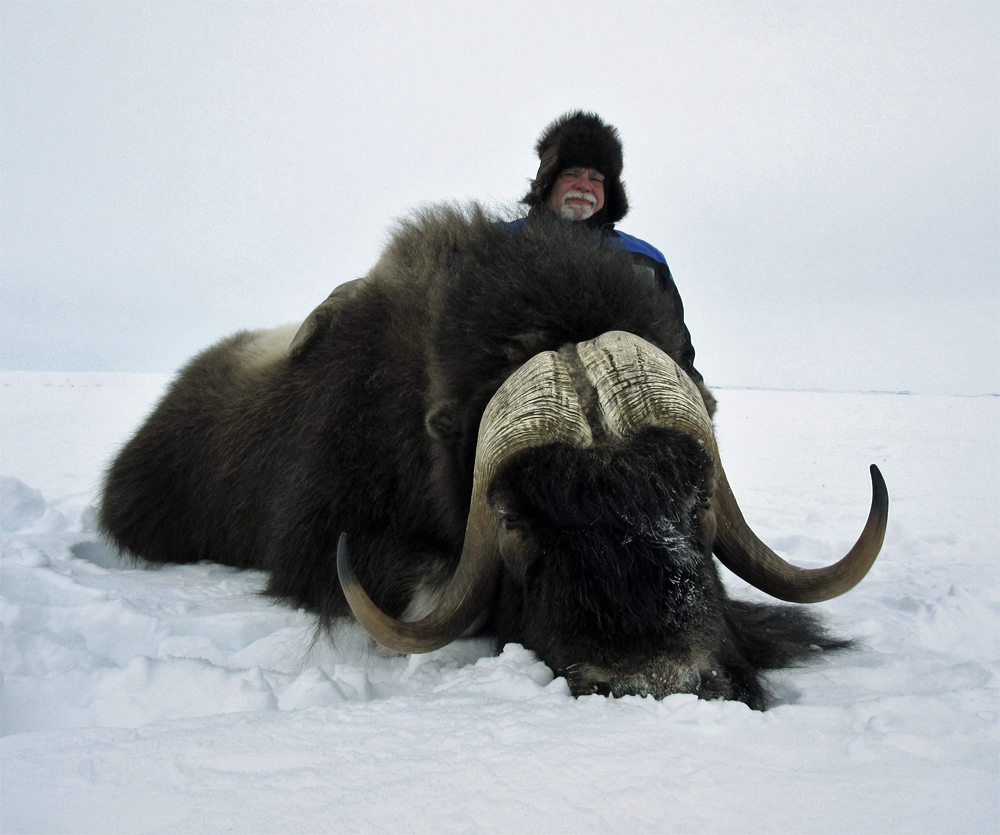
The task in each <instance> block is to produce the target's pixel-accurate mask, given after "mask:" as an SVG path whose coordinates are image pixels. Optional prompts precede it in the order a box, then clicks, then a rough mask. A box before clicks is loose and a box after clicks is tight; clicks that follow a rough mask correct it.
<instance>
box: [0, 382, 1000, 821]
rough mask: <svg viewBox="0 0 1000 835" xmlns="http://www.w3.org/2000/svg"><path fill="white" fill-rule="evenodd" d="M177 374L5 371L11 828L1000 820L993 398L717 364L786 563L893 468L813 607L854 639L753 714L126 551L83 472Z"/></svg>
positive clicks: (723, 430)
mask: <svg viewBox="0 0 1000 835" xmlns="http://www.w3.org/2000/svg"><path fill="white" fill-rule="evenodd" d="M168 382H169V377H168V376H166V375H132V374H87V373H76V374H55V373H34V372H32V373H27V372H3V373H2V377H0V397H2V425H0V430H2V431H0V440H2V462H0V475H2V476H3V478H2V479H0V528H2V530H0V545H2V555H0V571H2V573H0V620H2V625H3V644H2V691H0V696H2V716H0V719H2V734H3V738H2V740H0V751H2V760H0V764H2V778H3V780H2V797H0V800H2V806H0V829H2V830H3V832H4V833H16V832H17V833H22V832H23V833H54V832H67V833H68V832H87V833H100V832H107V833H125V832H129V833H181V832H183V833H189V832H190V833H196V832H206V833H216V832H316V833H320V832H340V831H343V832H383V833H384V832H442V833H450V832H461V833H471V832H503V833H508V832H612V831H613V832H684V833H693V832H708V833H712V832H719V833H722V832H724V833H739V832H777V833H780V832H795V833H852V832H856V833H866V834H867V833H921V832H926V833H939V832H940V833H943V832H951V833H995V832H997V831H998V830H1000V741H998V737H1000V734H998V709H1000V687H998V684H1000V682H998V672H1000V671H998V661H1000V590H998V574H1000V560H998V554H1000V550H998V541H1000V529H998V527H1000V520H998V507H1000V486H998V460H1000V450H998V430H1000V398H997V397H975V398H973V397H969V398H964V397H932V396H921V395H904V394H887V393H865V394H862V393H859V394H844V393H828V392H788V391H758V390H740V389H726V390H721V391H717V396H718V399H719V403H720V408H719V412H718V415H717V420H716V423H717V427H718V434H719V440H720V446H721V449H722V454H723V459H724V461H725V462H726V468H727V472H728V474H729V478H730V481H731V483H732V484H733V488H734V490H735V492H736V495H737V496H738V498H739V499H740V502H741V505H742V506H743V510H744V513H745V515H746V516H747V518H748V520H749V521H750V523H751V525H752V526H753V527H754V529H755V530H756V531H757V533H758V534H759V535H760V536H761V537H762V538H763V539H764V540H765V541H767V542H768V543H769V544H771V545H772V547H774V548H775V549H776V550H778V551H779V553H781V554H782V555H783V556H785V557H786V558H787V559H789V560H791V561H792V562H795V563H797V564H801V565H807V566H813V565H819V564H824V563H827V562H831V561H833V560H834V559H836V558H837V557H839V556H840V555H841V554H842V553H844V552H846V550H847V549H848V548H849V547H850V545H851V544H852V543H853V541H854V539H855V537H856V536H857V535H858V534H859V533H860V531H861V528H862V526H863V523H864V519H865V516H866V514H867V507H868V501H869V497H870V492H869V490H870V486H869V480H868V472H867V468H868V464H869V463H876V464H878V466H879V467H880V468H881V469H882V472H883V474H884V475H885V478H886V481H887V483H888V486H889V492H890V500H891V506H890V523H889V530H888V535H887V537H886V543H885V547H884V548H883V551H882V554H881V556H880V557H879V559H878V561H877V562H876V563H875V566H874V567H873V569H872V571H871V573H870V574H869V576H868V577H867V578H866V579H865V580H864V581H863V582H862V583H861V585H860V586H858V587H857V588H856V589H854V590H853V591H851V592H850V593H848V594H847V595H845V596H843V597H840V598H837V599H836V600H833V601H830V602H828V603H825V604H821V605H820V606H818V607H817V608H819V609H821V610H822V611H823V612H824V613H825V615H826V617H827V619H828V621H829V623H830V624H831V626H832V627H833V628H834V629H835V630H836V631H838V632H840V633H841V634H849V635H852V636H855V637H857V638H859V639H860V641H861V646H860V648H859V649H857V650H855V651H853V652H851V653H846V654H839V655H834V656H830V657H827V658H825V659H824V660H822V661H820V662H819V663H816V664H813V665H811V666H806V667H801V668H798V669H794V670H789V671H783V672H781V673H780V674H775V675H772V676H771V679H770V685H771V687H772V689H773V691H774V693H775V696H776V705H775V706H774V707H773V708H771V709H770V710H768V711H766V712H763V713H760V712H754V711H751V710H749V709H748V708H747V707H745V706H744V705H742V704H739V703H732V702H707V701H699V700H697V699H696V698H694V697H692V696H687V695H675V696H671V697H669V698H666V699H663V700H662V701H656V700H654V699H652V698H639V697H628V698H624V699H618V700H614V699H608V698H604V697H601V696H590V697H585V698H580V699H574V698H572V697H571V696H570V695H569V692H568V689H567V687H566V684H565V682H564V681H563V680H562V679H554V678H553V675H552V673H551V671H550V670H549V669H548V668H547V667H545V665H543V664H542V663H540V662H539V661H538V659H537V658H536V657H535V656H534V655H533V653H531V652H530V651H527V650H525V649H524V648H522V647H520V646H516V645H509V646H507V647H505V648H504V649H503V651H502V653H501V654H500V655H499V656H494V655H493V652H492V647H491V644H490V642H489V641H488V640H485V639H471V640H462V641H458V642H456V643H455V644H453V645H451V646H449V647H447V648H445V649H442V650H439V651H437V652H434V653H430V654H427V655H422V656H412V657H406V658H390V659H386V658H382V657H379V656H377V655H374V654H372V653H371V652H370V650H369V646H368V643H367V642H366V640H365V639H364V637H363V636H362V635H360V634H358V631H357V630H356V628H353V627H345V628H342V629H340V630H339V631H338V632H337V633H336V634H334V635H333V636H332V637H326V636H322V635H317V633H316V628H315V627H316V624H315V618H314V617H313V616H311V615H309V614H308V613H306V612H302V611H295V610H293V609H290V608H287V607H284V606H280V605H277V604H275V603H273V602H271V601H269V600H268V599H267V598H265V597H263V596H262V595H261V594H260V590H261V589H262V587H263V584H264V577H263V575H262V574H260V573H256V572H240V571H236V570H233V569H229V568H225V567H222V566H218V565H213V564H198V565H190V566H168V567H163V568H159V569H152V568H141V567H135V566H132V565H129V564H125V563H122V562H121V561H120V560H119V559H118V557H117V556H116V555H115V554H114V553H113V552H112V551H110V550H109V549H108V548H107V547H106V546H105V545H104V544H103V543H102V542H101V541H100V539H99V537H98V536H97V535H96V534H95V532H94V506H95V503H96V501H97V497H98V491H99V486H100V481H101V477H102V472H103V469H104V467H105V466H106V465H107V463H108V461H109V460H110V459H111V457H112V456H113V454H114V452H115V450H116V449H117V447H119V446H120V445H121V444H122V443H123V442H124V440H125V439H126V438H127V437H128V436H129V435H130V433H131V432H132V431H134V429H135V428H136V427H137V426H138V424H139V423H140V421H141V420H142V418H143V416H144V415H145V414H146V413H147V412H148V411H149V409H150V408H151V406H152V405H153V403H154V402H155V401H156V399H157V398H158V397H159V395H160V394H161V393H162V392H163V390H164V387H165V386H166V385H167V383H168ZM726 579H727V583H728V584H729V586H730V588H731V589H732V590H733V592H734V594H736V595H740V596H745V597H756V598H758V599H762V598H763V596H762V595H761V594H760V593H759V592H756V591H755V590H753V589H750V588H749V587H747V586H746V584H744V583H742V582H741V581H739V580H738V579H736V578H734V577H732V575H729V574H726Z"/></svg>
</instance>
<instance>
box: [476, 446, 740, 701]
mask: <svg viewBox="0 0 1000 835" xmlns="http://www.w3.org/2000/svg"><path fill="white" fill-rule="evenodd" d="M711 475H712V465H711V461H710V459H709V457H708V455H707V454H706V453H705V451H704V449H703V448H702V447H700V446H699V445H698V444H697V443H696V442H695V441H694V440H692V439H691V438H689V437H686V436H684V435H680V434H678V433H675V432H671V431H670V430H663V429H647V430H645V431H643V432H642V433H641V434H640V435H639V436H638V437H636V438H634V439H632V440H631V441H630V442H629V443H611V444H606V445H602V446H597V447H592V448H589V449H579V448H575V447H572V446H570V445H568V444H553V445H549V446H544V447H539V448H536V449H531V450H527V451H525V452H522V453H520V454H518V455H517V456H516V457H514V458H512V459H511V460H508V461H506V462H505V463H504V465H503V467H502V468H501V469H500V471H499V472H498V473H497V475H496V478H495V479H494V481H493V484H492V485H491V488H490V504H491V506H492V508H493V511H494V513H495V514H496V515H497V517H498V521H499V535H498V550H499V552H500V557H501V559H502V561H503V564H504V569H505V571H504V574H503V580H502V586H501V600H502V602H501V604H500V605H499V606H498V607H497V624H496V626H497V634H498V639H499V641H501V642H504V643H506V642H510V641H515V642H519V643H522V644H525V645H527V646H530V647H532V648H533V649H535V651H536V652H537V653H538V654H539V656H540V657H541V658H542V659H543V660H544V661H545V662H546V663H547V664H548V665H549V666H550V667H552V669H553V670H555V671H556V672H557V673H558V674H561V675H565V676H566V678H567V680H568V681H569V684H570V688H571V690H572V692H573V693H574V694H575V695H580V694H585V693H612V694H614V695H624V694H626V693H638V694H647V693H648V694H653V695H660V696H662V695H666V694H667V693H671V692H691V693H697V692H699V691H700V689H701V684H700V676H699V674H698V672H697V670H696V668H695V666H694V665H692V662H691V658H692V651H691V650H692V646H693V645H694V644H695V643H701V644H707V643H711V642H712V639H711V638H709V637H707V636H706V634H705V633H706V628H707V627H709V631H711V629H710V622H711V621H712V620H713V619H714V613H716V612H717V610H718V608H719V604H720V602H721V600H722V599H723V598H722V595H721V594H720V588H719V584H718V581H717V578H716V576H715V571H714V568H713V566H712V563H711V541H712V540H711V535H710V529H711V527H712V520H711V511H710V509H709V502H708V497H709V495H710V491H711ZM706 532H707V533H708V534H709V535H707V536H706ZM715 626H717V624H715Z"/></svg>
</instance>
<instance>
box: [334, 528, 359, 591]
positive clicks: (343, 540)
mask: <svg viewBox="0 0 1000 835" xmlns="http://www.w3.org/2000/svg"><path fill="white" fill-rule="evenodd" d="M337 577H338V578H339V579H340V585H341V586H360V585H361V584H360V583H359V582H358V577H357V575H356V574H355V573H354V568H353V567H352V566H351V557H350V555H349V554H348V553H347V532H346V531H344V532H342V533H341V534H340V538H339V539H338V540H337Z"/></svg>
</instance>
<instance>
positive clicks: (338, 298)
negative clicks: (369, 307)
mask: <svg viewBox="0 0 1000 835" xmlns="http://www.w3.org/2000/svg"><path fill="white" fill-rule="evenodd" d="M363 281H364V279H363V278H356V279H354V280H353V281H345V282H344V283H343V284H341V285H340V286H339V287H337V288H336V289H335V290H334V291H333V292H332V293H330V295H329V296H327V297H326V299H325V300H324V301H323V303H322V304H321V305H320V306H319V307H317V308H316V309H315V310H314V311H313V312H312V313H310V314H309V315H308V316H306V319H305V321H304V322H303V323H302V325H301V326H300V327H299V330H298V332H297V333H296V334H295V336H294V337H293V338H292V342H291V344H290V345H289V346H288V355H289V356H290V357H292V358H293V359H294V358H295V357H299V356H302V354H303V352H304V351H305V350H306V349H307V348H308V347H309V345H310V344H311V343H312V341H313V338H314V337H315V336H316V334H318V333H322V332H323V331H324V330H325V329H326V328H327V326H328V325H329V324H330V321H331V320H332V319H333V314H334V311H335V310H336V309H337V307H338V305H340V304H342V303H343V302H345V301H347V300H348V299H351V298H353V297H354V296H355V295H356V294H357V291H358V288H359V287H360V286H361V283H362V282H363Z"/></svg>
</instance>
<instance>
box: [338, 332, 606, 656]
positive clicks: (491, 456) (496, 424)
mask: <svg viewBox="0 0 1000 835" xmlns="http://www.w3.org/2000/svg"><path fill="white" fill-rule="evenodd" d="M553 441H565V442H567V443H571V444H574V445H577V446H589V445H591V444H592V443H593V437H592V435H591V431H590V425H589V424H588V422H587V419H586V417H585V416H584V414H583V410H582V408H581V406H580V402H579V398H578V397H577V394H576V391H575V389H574V388H573V383H572V379H571V377H570V373H569V371H568V369H567V367H566V364H565V361H564V360H563V358H562V357H561V356H560V355H559V354H557V353H555V352H552V351H546V352H544V353H541V354H538V355H536V356H535V357H533V358H532V359H531V360H529V361H528V362H527V363H525V364H524V365H523V366H522V367H521V368H520V369H518V370H517V371H516V372H515V373H514V374H512V375H511V376H510V377H508V378H507V380H506V381H505V382H504V384H503V385H502V386H500V388H499V389H498V390H497V392H496V394H494V395H493V398H492V399H491V400H490V402H489V404H488V405H487V406H486V410H485V412H484V413H483V419H482V421H481V422H480V425H479V436H478V441H477V444H476V461H475V469H474V471H473V487H472V501H471V505H470V508H469V518H468V522H467V524H466V530H465V542H464V544H463V547H462V556H461V559H460V561H459V564H458V568H457V569H456V570H455V574H454V576H453V577H452V579H451V581H450V582H449V585H448V587H447V589H446V590H445V593H444V597H443V599H442V602H441V604H440V605H439V606H438V607H437V609H436V610H435V611H434V612H432V613H431V614H430V615H428V616H427V617H425V618H423V619H422V620H419V621H416V622H414V623H406V622H403V621H399V620H396V619H394V618H391V617H389V616H388V615H386V614H385V613H384V612H382V611H381V610H380V609H379V608H378V607H377V606H376V605H375V604H374V603H373V602H372V600H371V599H370V598H369V597H368V595H367V593H366V592H365V591H364V589H363V588H362V587H361V584H360V583H359V582H358V579H357V577H356V576H355V574H354V571H353V570H352V568H351V563H350V557H349V554H348V551H347V547H346V543H345V537H344V536H343V535H342V536H341V540H340V545H339V547H338V550H337V572H338V575H339V577H340V583H341V587H342V588H343V590H344V595H345V596H346V597H347V602H348V603H349V604H350V607H351V611H353V612H354V616H355V617H356V618H357V619H358V622H359V623H360V624H361V625H362V626H363V627H364V628H365V630H366V631H367V632H368V634H369V635H371V636H372V637H373V638H374V639H375V640H376V641H378V642H379V643H380V644H382V646H384V647H387V648H389V649H392V650H395V651H396V652H402V653H413V652H431V651H432V650H435V649H439V648H440V647H443V646H445V645H447V644H449V643H451V642H452V641H454V640H455V639H456V638H458V637H460V636H461V635H462V634H463V633H464V632H465V631H466V630H467V629H468V628H469V627H470V626H471V625H472V624H473V623H474V622H475V621H476V619H477V618H478V617H479V616H480V614H481V613H482V612H483V611H484V610H485V609H486V607H487V606H488V604H489V602H490V600H491V598H492V596H493V593H494V589H495V588H496V584H497V581H498V578H499V575H500V567H501V563H500V557H499V551H498V549H497V544H496V529H497V520H496V518H495V517H494V515H493V512H492V510H491V509H490V506H489V502H488V501H487V499H486V492H487V489H488V487H489V484H490V482H491V481H492V479H493V476H494V474H495V472H496V469H497V467H498V466H499V464H500V462H501V461H503V460H504V459H505V458H507V457H509V456H510V455H513V454H514V453H516V452H519V451H520V450H522V449H527V448H529V447H532V446H540V445H542V444H548V443H552V442H553Z"/></svg>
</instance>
